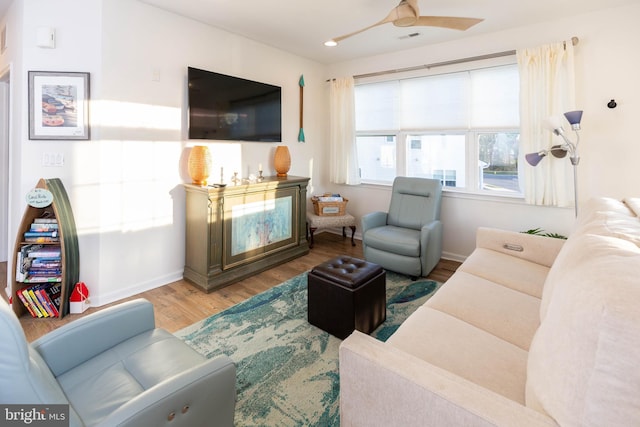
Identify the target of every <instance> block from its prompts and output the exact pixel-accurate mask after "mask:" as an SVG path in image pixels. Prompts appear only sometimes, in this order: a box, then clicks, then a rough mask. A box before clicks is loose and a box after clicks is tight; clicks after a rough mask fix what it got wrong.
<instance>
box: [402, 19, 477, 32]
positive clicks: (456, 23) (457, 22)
mask: <svg viewBox="0 0 640 427" xmlns="http://www.w3.org/2000/svg"><path fill="white" fill-rule="evenodd" d="M482 21H484V19H479V18H458V17H454V16H419V17H418V20H417V21H416V23H415V24H414V25H420V26H423V27H441V28H449V29H452V30H461V31H464V30H468V29H469V28H471V27H473V26H474V25H476V24H478V23H480V22H482Z"/></svg>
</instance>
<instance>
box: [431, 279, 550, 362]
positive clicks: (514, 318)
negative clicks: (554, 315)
mask: <svg viewBox="0 0 640 427" xmlns="http://www.w3.org/2000/svg"><path fill="white" fill-rule="evenodd" d="M426 305H428V306H429V307H430V308H433V309H435V310H439V311H442V312H444V313H447V314H449V315H451V316H454V317H456V318H458V319H460V320H463V321H465V322H467V323H469V324H471V325H473V326H475V327H477V328H480V329H482V330H483V331H486V332H489V333H490V334H492V335H495V336H497V337H498V338H500V339H503V340H505V341H507V342H510V343H511V344H514V345H516V346H518V347H520V348H521V349H523V350H529V345H530V344H531V340H532V339H533V335H534V333H535V332H536V330H537V329H538V325H539V323H540V314H539V313H540V299H539V298H536V297H532V296H531V295H527V294H525V293H522V292H519V291H515V290H513V289H511V288H508V287H506V286H502V285H499V284H497V283H493V282H490V281H488V280H486V279H483V278H481V277H477V276H474V275H472V274H469V273H466V272H464V271H458V272H456V274H454V275H453V276H452V277H451V278H450V279H449V280H448V281H447V283H446V285H445V286H443V287H442V288H440V289H439V290H438V292H437V293H436V294H435V295H434V296H433V297H431V298H430V299H429V300H428V301H427V302H426Z"/></svg>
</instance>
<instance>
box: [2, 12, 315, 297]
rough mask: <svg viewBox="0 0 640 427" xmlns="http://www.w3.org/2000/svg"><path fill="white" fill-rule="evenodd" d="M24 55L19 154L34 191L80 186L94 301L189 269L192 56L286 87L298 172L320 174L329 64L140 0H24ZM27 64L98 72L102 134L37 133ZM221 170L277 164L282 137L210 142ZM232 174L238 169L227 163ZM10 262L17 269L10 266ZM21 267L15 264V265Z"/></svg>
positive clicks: (286, 132)
mask: <svg viewBox="0 0 640 427" xmlns="http://www.w3.org/2000/svg"><path fill="white" fill-rule="evenodd" d="M24 8H25V13H24V14H25V19H24V30H23V32H22V38H23V39H24V42H25V46H24V49H23V51H24V64H22V66H21V67H20V68H21V69H20V70H19V72H18V74H20V75H21V76H24V80H23V81H20V82H19V87H18V88H19V90H20V95H19V98H20V100H21V103H20V113H21V114H20V117H18V118H16V120H15V123H14V124H15V125H16V126H18V127H19V129H20V136H19V137H18V138H17V139H16V141H14V143H16V144H18V145H19V146H20V147H21V151H22V153H20V155H18V154H16V155H14V156H13V157H12V160H15V161H17V162H18V164H19V165H20V167H19V168H16V174H17V179H16V180H15V182H14V187H15V188H18V190H17V191H16V194H14V195H13V196H12V201H13V202H14V205H15V213H16V215H15V217H16V219H14V221H13V222H12V224H11V230H10V234H11V235H13V236H15V233H16V228H17V225H18V223H19V220H20V218H21V216H22V212H23V210H24V206H25V203H24V194H25V193H26V192H27V191H28V190H29V189H30V188H32V187H33V185H34V184H35V183H36V182H37V180H38V179H39V178H40V177H45V178H48V177H54V176H55V177H60V178H61V179H62V181H63V183H64V184H65V187H66V189H67V192H68V193H69V196H70V199H71V204H72V208H73V211H74V215H75V220H76V225H77V228H78V234H79V243H80V252H81V271H80V279H81V280H83V281H84V282H86V284H87V286H88V287H89V291H90V293H91V300H92V303H93V304H94V305H103V304H105V303H109V302H112V301H115V300H118V299H121V298H123V297H126V296H130V295H132V294H135V293H138V292H141V291H144V290H147V289H151V288H154V287H157V286H161V285H164V284H167V283H170V282H172V281H175V280H178V279H180V278H182V272H183V267H184V190H183V188H182V186H181V183H182V182H188V181H189V178H188V175H187V173H186V168H185V161H186V155H187V153H188V148H189V147H190V146H192V145H195V144H202V143H207V141H189V140H187V138H186V127H185V125H186V101H187V97H186V72H187V66H194V67H198V68H204V69H208V70H212V71H216V72H221V73H225V74H231V75H235V76H239V77H244V78H248V79H253V80H259V81H263V82H267V83H271V84H276V85H280V86H282V88H283V143H284V144H286V145H288V146H289V149H290V151H291V155H292V159H293V160H292V167H291V170H290V172H289V173H290V174H291V175H302V176H310V177H312V187H311V189H313V183H314V182H315V181H317V180H318V177H319V171H318V170H317V168H316V167H315V165H317V164H322V163H323V156H324V155H325V151H324V150H323V145H324V141H325V132H326V130H325V129H326V126H324V122H325V121H326V119H325V117H326V112H325V111H324V109H323V107H324V105H325V102H324V97H326V94H325V92H324V81H323V80H322V77H323V76H324V72H323V71H324V70H323V67H322V66H320V65H319V64H317V63H315V62H312V61H309V60H306V59H303V58H300V57H297V56H294V55H291V54H288V53H285V52H283V51H280V50H277V49H274V48H272V47H268V46H266V45H262V44H260V43H257V42H254V41H250V40H247V39H244V38H241V37H238V36H236V35H232V34H230V33H226V32H223V31H219V30H216V29H214V28H211V27H209V26H206V25H203V24H200V23H197V22H195V21H192V20H188V19H185V18H182V17H179V16H177V15H173V14H169V13H166V12H164V11H162V10H159V9H156V8H154V7H151V6H148V5H146V4H143V3H140V2H138V1H136V0H107V1H104V0H61V1H57V2H47V1H43V0H26V1H25V6H24ZM38 26H51V27H54V28H55V29H56V36H57V46H56V49H51V50H47V49H41V48H37V47H35V32H36V28H37V27H38ZM28 70H46V71H88V72H90V73H91V109H90V114H91V120H90V121H91V126H92V128H91V141H29V140H28V133H27V130H28V128H27V124H28V120H27V117H28V115H27V114H28V109H27V103H26V93H27V88H26V73H27V71H28ZM300 75H304V78H305V111H304V115H305V126H304V127H305V136H306V141H307V142H306V143H298V142H297V136H298V130H299V123H298V114H299V111H298V105H299V104H298V103H299V98H298V96H299V87H298V81H299V78H300ZM208 145H210V148H211V150H212V154H213V156H214V170H215V169H216V168H217V167H219V166H221V165H225V166H227V165H233V168H237V170H238V171H239V172H240V174H241V175H242V176H245V177H246V176H247V175H248V174H249V173H250V172H251V173H255V172H256V170H257V166H258V164H259V163H262V164H263V167H264V170H265V175H272V174H275V171H274V170H273V160H272V158H273V152H274V150H275V147H276V146H277V145H278V144H274V143H231V144H229V143H226V144H222V143H220V144H217V143H209V144H208ZM45 152H60V153H62V154H63V155H64V158H65V164H64V166H62V167H56V168H51V167H48V168H45V167H42V166H40V163H41V159H42V154H43V153H45ZM225 172H226V174H227V178H228V177H229V175H230V174H231V173H232V167H228V168H227V167H225ZM10 269H11V267H10ZM10 271H11V270H10Z"/></svg>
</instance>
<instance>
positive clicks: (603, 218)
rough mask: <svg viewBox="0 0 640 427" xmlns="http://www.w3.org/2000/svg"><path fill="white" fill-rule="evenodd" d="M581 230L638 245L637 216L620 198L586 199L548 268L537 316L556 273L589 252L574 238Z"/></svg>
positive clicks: (542, 313) (542, 312)
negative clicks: (572, 226) (563, 244)
mask: <svg viewBox="0 0 640 427" xmlns="http://www.w3.org/2000/svg"><path fill="white" fill-rule="evenodd" d="M584 234H594V235H601V236H611V237H617V238H620V239H623V240H627V241H629V242H632V243H633V244H635V245H636V246H640V219H639V218H638V217H637V216H636V215H635V213H634V212H633V211H632V210H630V209H629V208H628V207H627V205H626V204H625V203H623V202H620V201H617V200H613V199H608V198H598V199H591V200H589V201H588V202H587V203H586V204H585V207H584V209H583V210H581V211H580V217H579V218H578V220H577V225H576V228H575V230H574V232H573V233H572V238H570V239H569V240H568V241H567V243H565V247H564V248H563V249H562V250H561V251H560V253H559V254H558V256H557V258H556V262H555V263H554V265H553V267H552V268H551V270H550V271H549V275H548V276H547V280H546V282H545V285H544V292H543V295H542V302H541V304H540V319H544V317H545V316H546V312H547V308H548V306H549V302H550V301H551V298H552V295H553V292H554V289H555V287H556V286H557V284H558V283H559V280H558V277H560V276H562V275H564V274H565V273H566V270H569V271H570V270H572V269H574V268H575V264H576V263H577V262H579V261H580V260H582V259H584V258H585V257H587V258H588V257H589V256H590V252H591V248H589V247H587V246H584V244H583V243H582V242H581V241H578V239H576V237H578V236H581V235H584Z"/></svg>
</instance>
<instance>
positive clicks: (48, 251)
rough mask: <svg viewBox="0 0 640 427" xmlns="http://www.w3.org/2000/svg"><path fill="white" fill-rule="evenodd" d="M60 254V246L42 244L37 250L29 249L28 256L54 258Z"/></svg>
mask: <svg viewBox="0 0 640 427" xmlns="http://www.w3.org/2000/svg"><path fill="white" fill-rule="evenodd" d="M60 256H62V251H61V250H60V246H43V247H42V248H40V249H37V250H31V251H29V258H54V257H60Z"/></svg>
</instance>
